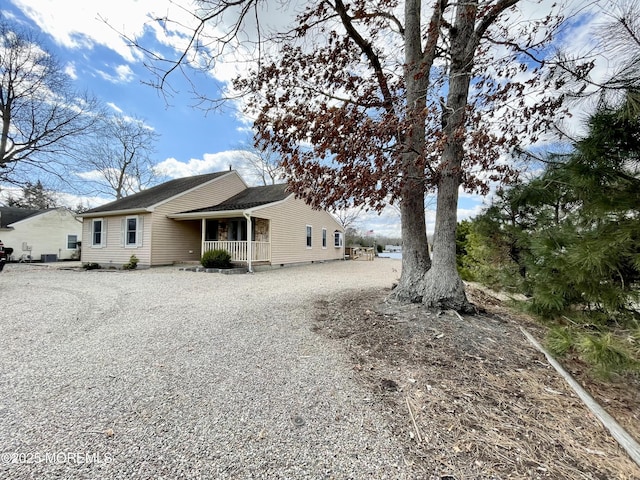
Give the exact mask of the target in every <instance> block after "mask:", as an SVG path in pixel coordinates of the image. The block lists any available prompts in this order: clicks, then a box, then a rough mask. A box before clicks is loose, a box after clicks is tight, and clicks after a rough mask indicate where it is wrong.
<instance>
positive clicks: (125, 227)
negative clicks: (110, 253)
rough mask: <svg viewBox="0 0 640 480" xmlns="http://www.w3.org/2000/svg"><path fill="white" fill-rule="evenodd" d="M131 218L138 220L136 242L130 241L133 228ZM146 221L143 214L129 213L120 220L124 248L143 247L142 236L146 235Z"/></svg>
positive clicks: (121, 241) (121, 243) (121, 244)
mask: <svg viewBox="0 0 640 480" xmlns="http://www.w3.org/2000/svg"><path fill="white" fill-rule="evenodd" d="M129 220H135V221H136V229H135V232H134V233H135V242H133V243H132V242H130V241H129V234H130V233H132V232H133V230H129ZM143 225H144V223H143V219H142V216H141V215H127V216H126V217H123V218H122V221H121V222H120V230H121V232H120V246H121V247H124V248H140V247H142V237H143V235H144V226H143Z"/></svg>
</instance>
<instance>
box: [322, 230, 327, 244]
mask: <svg viewBox="0 0 640 480" xmlns="http://www.w3.org/2000/svg"><path fill="white" fill-rule="evenodd" d="M322 248H327V229H326V228H323V229H322Z"/></svg>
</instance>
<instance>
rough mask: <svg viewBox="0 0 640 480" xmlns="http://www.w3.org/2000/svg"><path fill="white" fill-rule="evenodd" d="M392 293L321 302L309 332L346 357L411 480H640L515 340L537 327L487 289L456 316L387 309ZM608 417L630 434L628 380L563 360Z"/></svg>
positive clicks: (415, 308) (635, 395) (556, 378)
mask: <svg viewBox="0 0 640 480" xmlns="http://www.w3.org/2000/svg"><path fill="white" fill-rule="evenodd" d="M389 293H390V290H362V291H351V292H349V293H348V294H343V295H341V296H334V297H326V298H323V299H321V300H319V301H318V302H317V303H316V305H315V309H314V319H315V323H314V325H315V329H316V330H317V332H318V333H320V334H323V335H326V336H328V337H329V338H332V339H335V340H336V341H339V342H340V343H341V345H342V346H343V347H344V348H345V349H346V350H347V351H348V352H349V354H350V356H351V359H352V361H353V369H354V370H355V371H356V372H357V373H358V378H359V379H360V380H361V381H362V382H364V384H365V385H366V386H367V387H368V388H370V389H371V390H372V394H373V395H375V396H376V398H377V399H378V400H379V401H380V406H381V408H383V409H384V411H385V413H386V415H387V417H388V420H389V424H390V425H391V427H392V429H393V430H394V433H395V434H396V435H397V436H398V437H399V438H400V439H401V441H402V442H403V444H404V445H405V447H406V456H405V458H406V461H407V462H409V463H411V464H412V465H413V466H414V468H415V471H416V477H417V478H424V479H439V480H463V479H503V478H504V479H507V478H508V479H538V478H540V479H542V478H554V479H640V467H638V466H637V465H636V464H635V463H634V462H633V461H632V460H631V459H630V458H629V457H628V455H627V454H626V452H625V451H624V450H623V449H622V448H621V447H619V445H618V444H617V442H616V441H615V439H614V438H613V437H611V435H610V434H609V433H608V431H607V430H606V429H605V428H604V427H603V426H602V425H601V424H600V422H599V421H598V420H597V419H596V418H595V417H594V416H593V415H592V414H591V413H590V411H589V410H588V409H587V407H585V406H584V404H583V403H582V401H581V400H580V399H579V398H578V397H577V396H576V395H575V393H574V392H573V391H572V390H571V389H570V387H569V386H568V385H567V384H566V382H565V381H564V380H563V379H562V377H561V376H560V375H559V374H558V373H557V372H556V371H555V370H554V369H553V367H551V366H550V365H549V364H548V362H547V361H546V358H545V357H544V355H542V354H541V353H540V352H538V350H536V349H535V348H534V347H533V346H532V345H531V344H530V343H529V342H528V341H527V339H526V338H525V337H524V335H523V334H522V331H521V330H520V327H521V326H522V327H525V328H526V329H527V330H528V331H529V332H530V333H531V334H532V335H534V337H536V338H537V339H538V340H539V341H542V340H543V337H544V329H543V328H542V327H541V326H539V325H537V324H536V323H535V322H534V321H533V320H531V319H530V318H528V317H526V316H524V315H521V314H517V313H514V312H512V311H509V310H508V309H507V308H506V307H505V306H503V305H502V303H501V301H500V300H498V299H497V298H496V297H494V296H493V295H491V294H490V293H489V292H488V291H486V290H481V289H478V288H475V287H469V288H468V291H467V293H468V297H469V299H470V300H471V301H472V302H473V303H474V304H475V305H476V306H477V307H478V309H479V311H480V312H481V313H478V314H476V315H473V316H468V315H465V316H462V317H461V316H459V315H458V314H457V313H456V312H452V311H443V312H437V311H430V310H428V309H426V308H424V307H423V306H421V305H405V304H399V303H396V302H392V301H387V297H388V295H389ZM564 366H565V368H566V369H567V370H568V371H569V372H570V373H571V374H572V375H573V376H574V377H575V378H576V379H578V380H579V381H580V382H581V383H582V384H583V386H584V387H585V388H586V389H587V390H588V391H589V392H590V393H591V395H593V396H594V398H596V399H597V400H598V402H599V403H600V405H602V406H603V407H604V408H605V409H606V410H607V411H608V412H609V414H611V415H612V416H613V417H614V418H616V420H617V421H618V422H619V423H620V424H621V425H622V426H623V427H624V428H626V429H627V431H628V432H629V433H630V434H631V435H633V436H634V437H635V438H636V439H638V438H640V420H639V419H638V412H639V411H640V410H639V408H638V407H639V406H640V395H639V392H640V388H639V386H638V383H637V379H618V380H617V381H612V382H608V383H607V382H603V381H598V380H594V379H593V378H590V377H589V374H588V372H587V370H586V368H585V366H584V365H581V364H580V363H579V362H577V361H575V359H568V360H567V361H565V362H564Z"/></svg>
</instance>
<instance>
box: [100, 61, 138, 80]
mask: <svg viewBox="0 0 640 480" xmlns="http://www.w3.org/2000/svg"><path fill="white" fill-rule="evenodd" d="M97 72H98V75H100V76H101V77H102V78H104V79H105V80H107V81H108V82H111V83H129V82H130V81H131V80H133V78H134V76H135V75H134V73H133V70H131V67H129V65H118V66H117V67H116V68H115V69H114V73H113V74H111V73H107V72H105V71H103V70H97Z"/></svg>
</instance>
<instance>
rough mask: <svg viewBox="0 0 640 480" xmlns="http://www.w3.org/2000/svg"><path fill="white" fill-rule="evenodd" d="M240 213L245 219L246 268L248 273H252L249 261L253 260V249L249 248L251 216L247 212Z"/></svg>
mask: <svg viewBox="0 0 640 480" xmlns="http://www.w3.org/2000/svg"><path fill="white" fill-rule="evenodd" d="M242 213H243V215H244V218H246V219H247V267H248V269H249V273H253V267H252V265H251V260H252V259H253V251H252V250H253V249H252V248H251V247H252V246H253V244H252V242H251V236H252V232H251V214H250V213H247V212H242Z"/></svg>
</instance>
